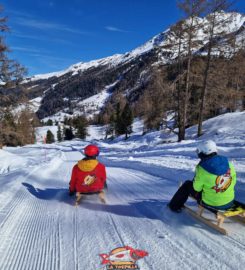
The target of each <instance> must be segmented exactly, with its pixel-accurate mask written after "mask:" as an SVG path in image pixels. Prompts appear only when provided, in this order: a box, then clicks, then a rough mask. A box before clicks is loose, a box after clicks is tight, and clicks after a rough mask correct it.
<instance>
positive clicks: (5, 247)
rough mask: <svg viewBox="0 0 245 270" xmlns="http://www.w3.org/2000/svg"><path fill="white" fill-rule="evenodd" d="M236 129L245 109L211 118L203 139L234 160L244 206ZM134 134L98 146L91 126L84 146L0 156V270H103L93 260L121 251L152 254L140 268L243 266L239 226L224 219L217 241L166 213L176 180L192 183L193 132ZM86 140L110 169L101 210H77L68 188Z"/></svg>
mask: <svg viewBox="0 0 245 270" xmlns="http://www.w3.org/2000/svg"><path fill="white" fill-rule="evenodd" d="M242 123H245V112H240V113H233V114H226V115H223V116H219V117H217V118H215V119H211V120H209V121H206V122H205V124H204V130H205V132H206V134H205V136H203V138H201V139H206V138H212V139H214V140H215V141H216V142H217V144H218V147H219V149H220V153H221V154H224V155H226V156H228V157H229V159H230V160H231V161H232V162H233V163H234V165H235V168H236V170H237V175H238V183H237V186H236V196H237V199H239V200H241V201H243V202H245V144H244V142H245V135H244V134H245V128H244V125H242ZM136 129H137V132H135V133H134V134H133V135H132V136H131V138H130V139H129V140H127V141H125V140H123V139H118V140H115V141H103V140H101V139H102V138H103V136H102V137H100V136H101V133H103V129H101V128H98V127H91V128H90V137H89V140H90V141H79V140H74V141H71V142H62V143H55V144H51V145H43V144H36V145H28V146H25V147H18V148H4V149H3V150H0V183H1V189H0V269H3V270H17V269H18V270H23V269H31V270H32V269H35V270H36V269H45V270H46V269H47V270H54V269H57V270H68V269H69V270H70V269H77V270H78V269H81V270H85V269H86V270H94V269H106V266H105V265H102V264H101V262H102V260H101V258H100V256H99V254H102V253H107V254H108V253H110V251H111V250H113V249H115V248H118V247H123V246H126V245H128V246H130V247H133V248H135V249H140V250H144V251H147V252H148V253H149V255H148V256H146V257H144V258H142V259H140V260H138V261H137V264H138V266H139V268H140V269H142V270H164V269H182V270H183V269H227V270H228V269H234V270H237V269H238V270H239V269H241V270H242V269H244V265H245V256H244V254H245V227H244V225H242V224H239V223H232V222H231V221H227V222H225V224H224V227H225V228H227V230H228V231H229V235H228V236H223V235H221V234H219V233H217V232H216V231H214V230H213V229H211V228H208V227H207V226H206V225H204V224H202V223H200V222H198V221H196V220H195V219H193V218H191V217H190V216H189V215H188V214H187V213H186V212H185V211H184V212H182V213H181V214H175V213H172V212H170V211H169V210H168V208H167V207H166V204H167V202H168V201H169V200H170V198H171V196H172V195H173V194H174V192H175V191H176V189H177V187H178V182H179V181H180V180H185V179H191V178H192V177H193V171H194V167H195V165H196V164H197V163H198V159H197V157H196V154H195V148H196V145H197V142H198V141H197V139H196V138H195V136H194V134H195V132H196V129H195V127H193V128H190V129H189V130H188V131H187V140H186V141H184V142H181V143H177V142H175V141H174V139H175V138H174V137H173V136H171V137H167V135H164V134H162V133H160V132H154V133H150V134H147V135H146V136H141V133H142V132H141V127H140V122H139V121H138V122H137V123H136V124H135V130H136ZM96 134H98V137H97V135H96ZM96 138H98V139H100V140H98V141H96ZM164 141H165V142H166V141H172V142H168V143H163V142H164ZM89 142H96V143H97V144H98V145H99V147H100V148H101V155H100V160H101V161H102V162H103V163H104V164H105V165H106V166H107V174H108V190H107V194H106V198H107V204H106V205H103V204H101V203H100V201H99V199H98V198H97V196H96V195H92V196H87V197H86V198H85V199H84V201H83V202H82V204H81V205H80V206H78V207H77V208H76V207H74V206H73V204H74V198H71V197H69V196H68V193H67V189H68V183H69V180H70V173H71V169H72V167H73V165H74V164H75V163H76V162H77V160H78V159H81V158H82V157H83V155H82V154H81V150H82V149H83V147H84V146H85V145H87V144H88V143H89ZM189 204H193V202H192V201H191V200H190V201H189Z"/></svg>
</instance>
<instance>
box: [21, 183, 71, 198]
mask: <svg viewBox="0 0 245 270" xmlns="http://www.w3.org/2000/svg"><path fill="white" fill-rule="evenodd" d="M22 185H23V186H24V187H26V189H27V190H28V191H29V192H30V193H31V194H32V195H33V196H34V197H36V198H37V199H40V200H56V201H62V202H65V203H70V202H71V198H70V197H69V196H68V189H67V188H46V189H40V188H35V187H34V186H33V185H31V184H29V183H25V182H23V183H22Z"/></svg>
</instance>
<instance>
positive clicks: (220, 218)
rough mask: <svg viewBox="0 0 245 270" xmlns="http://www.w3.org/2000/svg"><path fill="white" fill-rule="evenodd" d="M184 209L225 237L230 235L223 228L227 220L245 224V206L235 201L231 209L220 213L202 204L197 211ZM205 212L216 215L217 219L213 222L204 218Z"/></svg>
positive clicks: (188, 208) (186, 207)
mask: <svg viewBox="0 0 245 270" xmlns="http://www.w3.org/2000/svg"><path fill="white" fill-rule="evenodd" d="M184 207H185V209H186V211H187V212H188V213H189V214H190V215H191V216H193V217H194V218H196V219H197V220H200V221H201V222H203V223H204V224H206V225H208V226H209V227H211V228H213V229H215V230H216V231H218V232H220V233H222V234H224V235H227V234H228V233H227V231H226V230H225V229H224V228H223V227H222V224H223V223H224V221H225V219H226V218H232V219H233V220H236V221H238V222H242V223H245V204H243V203H241V202H238V201H234V205H233V206H232V207H231V208H229V209H227V210H224V211H220V210H217V209H214V208H212V207H207V206H204V205H202V204H200V205H199V206H198V210H197V211H195V210H193V209H191V208H190V207H188V206H186V205H185V206H184ZM204 210H208V211H209V212H212V213H213V214H215V218H216V219H215V220H214V221H213V220H211V219H208V218H206V217H204V216H203V212H204Z"/></svg>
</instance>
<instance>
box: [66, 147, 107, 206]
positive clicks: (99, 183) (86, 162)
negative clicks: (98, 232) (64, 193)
mask: <svg viewBox="0 0 245 270" xmlns="http://www.w3.org/2000/svg"><path fill="white" fill-rule="evenodd" d="M84 154H85V158H84V159H82V160H79V161H78V163H77V164H76V165H75V166H74V167H73V169H72V175H71V181H70V188H69V191H70V196H73V195H74V194H75V192H76V205H77V204H78V203H79V202H80V200H81V199H82V196H83V195H84V194H95V193H98V194H99V198H100V200H101V202H103V203H105V192H104V190H103V189H104V187H105V186H106V171H105V166H104V165H103V164H102V163H100V162H99V161H98V160H97V156H98V155H99V148H98V147H97V146H96V145H92V144H90V145H88V146H86V147H85V148H84Z"/></svg>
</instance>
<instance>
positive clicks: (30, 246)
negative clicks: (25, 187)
mask: <svg viewBox="0 0 245 270" xmlns="http://www.w3.org/2000/svg"><path fill="white" fill-rule="evenodd" d="M24 195H26V196H28V194H27V192H22V194H21V199H22V200H18V201H17V200H15V201H14V203H13V205H15V207H13V208H12V211H11V215H9V216H8V218H6V219H5V223H4V224H2V227H1V246H2V249H4V252H3V250H0V269H8V270H23V269H50V270H53V269H60V261H59V259H60V240H59V234H60V233H59V229H58V230H57V228H59V226H57V224H56V223H57V221H56V220H55V217H53V216H52V215H49V216H48V217H46V218H43V214H44V213H47V211H46V209H47V205H46V204H45V203H43V202H42V203H40V201H39V200H35V199H33V198H30V199H28V200H26V201H25V202H23V198H25V196H24ZM54 225H55V226H54Z"/></svg>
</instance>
